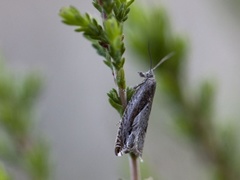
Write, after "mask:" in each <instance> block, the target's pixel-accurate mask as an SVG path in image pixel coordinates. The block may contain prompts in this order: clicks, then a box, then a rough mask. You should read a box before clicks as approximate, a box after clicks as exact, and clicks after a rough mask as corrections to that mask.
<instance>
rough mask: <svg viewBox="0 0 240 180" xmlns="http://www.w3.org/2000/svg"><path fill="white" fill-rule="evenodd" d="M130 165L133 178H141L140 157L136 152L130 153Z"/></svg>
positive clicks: (136, 179) (137, 179)
mask: <svg viewBox="0 0 240 180" xmlns="http://www.w3.org/2000/svg"><path fill="white" fill-rule="evenodd" d="M129 165H130V171H131V180H140V175H139V166H138V157H137V156H136V155H135V154H132V153H131V154H130V155H129Z"/></svg>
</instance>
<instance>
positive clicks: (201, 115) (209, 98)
mask: <svg viewBox="0 0 240 180" xmlns="http://www.w3.org/2000/svg"><path fill="white" fill-rule="evenodd" d="M125 30H126V31H125V36H126V40H127V42H128V44H129V47H130V48H131V50H132V52H133V53H134V55H135V56H137V57H138V62H140V61H141V62H145V63H146V64H149V54H148V52H147V45H148V44H150V50H151V54H152V57H153V64H156V63H157V61H159V59H161V58H162V57H164V56H165V55H167V54H169V53H170V52H175V53H176V55H175V57H173V58H172V59H171V60H169V61H168V62H166V63H164V64H163V65H162V66H161V68H158V69H157V70H156V74H157V78H158V82H159V83H158V84H159V85H160V89H161V93H164V101H163V100H161V101H159V103H164V106H167V108H166V109H168V111H169V113H170V114H171V117H172V118H173V120H174V122H175V124H176V127H177V128H178V130H180V132H181V134H183V135H184V137H188V138H189V140H191V142H192V143H193V144H194V145H195V146H198V147H199V148H198V149H201V150H202V151H198V152H199V155H201V156H202V155H204V156H205V157H207V160H208V161H210V162H211V163H212V166H214V169H215V172H213V174H214V176H213V178H214V179H216V180H236V179H240V171H239V167H240V166H239V163H240V155H239V153H238V152H239V147H238V146H239V142H238V140H237V139H236V134H235V133H234V132H236V129H232V128H231V129H229V127H223V128H219V127H218V126H217V125H216V124H215V123H214V121H213V119H214V117H213V106H214V94H215V89H214V87H213V85H212V83H211V82H208V81H205V82H203V83H202V84H200V85H199V90H198V92H193V91H192V90H190V89H187V85H186V84H185V82H187V81H186V75H187V74H185V72H184V68H183V66H184V65H186V63H187V62H186V61H185V54H186V50H187V46H186V41H185V40H184V38H182V37H180V36H178V35H176V34H175V33H174V32H172V28H171V26H170V21H169V18H168V17H167V14H166V11H165V10H164V9H163V8H161V7H151V8H149V9H147V8H146V7H145V6H144V7H143V6H140V5H136V4H134V5H133V7H132V8H131V13H130V15H129V20H128V21H127V26H126V28H125Z"/></svg>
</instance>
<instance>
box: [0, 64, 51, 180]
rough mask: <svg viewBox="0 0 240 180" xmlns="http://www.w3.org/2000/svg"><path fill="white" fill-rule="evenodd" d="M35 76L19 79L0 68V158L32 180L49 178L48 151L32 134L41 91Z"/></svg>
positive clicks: (29, 75)
mask: <svg viewBox="0 0 240 180" xmlns="http://www.w3.org/2000/svg"><path fill="white" fill-rule="evenodd" d="M40 87H41V81H40V78H39V77H38V76H37V75H36V74H34V73H32V74H28V75H26V77H24V78H19V77H16V76H15V75H13V74H12V73H10V72H9V71H8V70H7V69H6V67H5V66H4V65H3V64H2V62H1V64H0V128H1V139H0V158H1V159H2V160H3V161H4V162H8V163H9V164H10V165H12V166H15V167H18V168H20V167H21V168H22V169H23V170H25V172H26V174H27V175H28V176H29V178H30V179H34V180H47V179H48V178H49V160H48V157H49V155H48V148H47V145H46V143H43V141H42V140H41V139H40V138H38V137H36V135H34V133H33V128H34V127H33V122H34V120H33V119H34V118H33V114H34V113H33V107H34V104H35V102H36V99H37V97H38V95H39V92H40V90H41V88H40Z"/></svg>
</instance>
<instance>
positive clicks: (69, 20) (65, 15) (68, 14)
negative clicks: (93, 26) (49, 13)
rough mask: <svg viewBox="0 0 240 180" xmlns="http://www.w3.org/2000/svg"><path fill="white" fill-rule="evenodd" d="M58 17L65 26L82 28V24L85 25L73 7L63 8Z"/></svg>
mask: <svg viewBox="0 0 240 180" xmlns="http://www.w3.org/2000/svg"><path fill="white" fill-rule="evenodd" d="M59 15H60V16H61V17H62V22H63V23H65V24H68V25H72V26H83V24H85V20H84V18H83V17H82V16H81V14H80V13H79V11H78V10H77V8H75V7H74V6H70V7H63V8H62V9H61V10H60V12H59Z"/></svg>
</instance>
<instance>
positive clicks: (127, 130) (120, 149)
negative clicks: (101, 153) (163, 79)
mask: <svg viewBox="0 0 240 180" xmlns="http://www.w3.org/2000/svg"><path fill="white" fill-rule="evenodd" d="M139 74H140V76H141V77H144V78H145V79H144V81H143V82H142V83H141V84H140V85H138V86H137V87H136V92H135V93H134V94H133V96H132V98H131V100H130V101H129V102H128V105H127V107H126V109H125V111H124V114H123V117H122V120H121V122H120V126H119V130H118V135H117V140H116V145H115V154H116V155H117V156H121V155H122V154H123V153H125V154H126V153H134V154H135V155H136V156H140V157H141V156H142V151H143V146H144V139H145V134H146V131H147V127H148V120H149V116H150V112H151V108H152V101H153V97H154V93H155V89H156V80H155V78H154V75H153V72H152V70H150V71H148V72H147V73H142V72H140V73H139Z"/></svg>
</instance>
